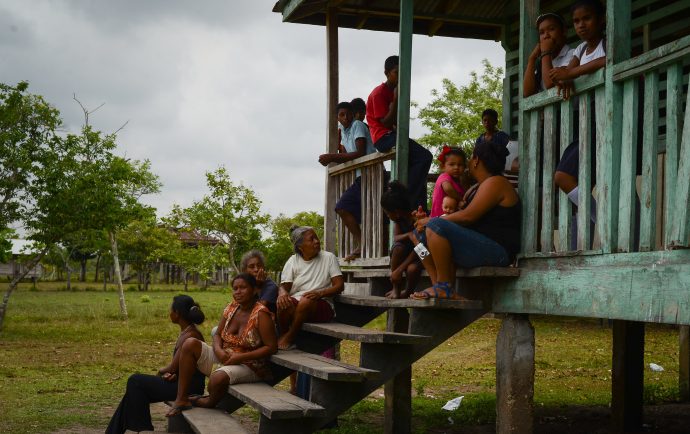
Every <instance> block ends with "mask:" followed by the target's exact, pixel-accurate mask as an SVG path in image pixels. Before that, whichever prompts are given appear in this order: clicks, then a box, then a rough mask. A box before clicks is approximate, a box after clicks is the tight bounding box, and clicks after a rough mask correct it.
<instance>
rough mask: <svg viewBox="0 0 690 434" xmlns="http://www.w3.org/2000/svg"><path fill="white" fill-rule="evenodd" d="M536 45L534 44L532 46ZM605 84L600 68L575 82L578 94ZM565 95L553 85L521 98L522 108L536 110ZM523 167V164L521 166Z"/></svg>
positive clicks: (559, 99) (561, 99) (558, 100)
mask: <svg viewBox="0 0 690 434" xmlns="http://www.w3.org/2000/svg"><path fill="white" fill-rule="evenodd" d="M532 47H534V46H532ZM521 83H522V82H521ZM603 84H604V70H603V69H600V70H598V71H596V72H593V73H591V74H587V75H583V76H582V77H579V78H577V79H576V80H575V82H574V84H573V85H574V87H575V90H576V91H577V93H578V94H580V93H585V92H587V91H590V90H592V89H595V88H597V87H599V86H601V85H603ZM562 101H563V97H561V96H559V95H558V89H557V88H555V87H552V88H551V89H548V90H545V91H543V92H539V93H536V94H534V95H531V96H528V97H527V98H523V99H521V100H520V109H521V110H536V109H538V108H542V107H546V106H548V105H550V104H553V103H557V102H562ZM520 167H522V166H520Z"/></svg>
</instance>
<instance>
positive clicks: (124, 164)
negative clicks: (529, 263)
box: [0, 110, 160, 328]
mask: <svg viewBox="0 0 690 434" xmlns="http://www.w3.org/2000/svg"><path fill="white" fill-rule="evenodd" d="M84 113H85V119H86V122H85V125H84V126H83V128H82V130H81V134H67V135H66V136H58V135H57V134H53V135H50V134H46V135H45V137H44V139H43V140H44V142H43V143H42V144H41V152H40V153H36V154H35V158H36V161H35V162H34V163H33V164H32V166H31V174H30V177H29V180H30V182H28V183H27V185H26V186H25V187H24V189H25V191H26V194H25V199H24V200H23V201H22V202H21V209H20V210H19V211H18V214H19V217H20V220H21V222H22V223H23V226H24V228H25V229H26V230H27V232H28V233H29V237H28V238H29V239H31V240H33V241H34V242H35V243H36V244H37V245H38V246H40V251H39V252H38V253H37V254H36V255H35V256H34V257H33V258H31V259H30V260H29V262H28V263H27V264H26V268H25V273H23V274H21V275H19V276H16V277H15V279H13V280H12V281H11V282H10V284H9V287H8V289H7V291H6V293H5V296H4V297H3V303H2V305H1V306H0V328H1V327H2V321H3V320H4V317H5V312H6V310H7V305H8V302H9V298H10V296H11V294H12V292H13V291H14V289H15V288H16V286H17V284H18V283H19V281H20V280H21V279H22V278H23V277H24V276H25V275H26V273H28V272H29V271H30V270H31V269H33V267H35V265H36V264H37V263H38V262H39V261H40V260H41V258H42V257H43V256H45V254H46V253H47V252H48V250H49V249H50V248H51V247H52V246H53V245H55V244H58V243H63V242H65V241H67V240H68V239H69V237H73V236H74V235H75V234H78V233H79V232H80V231H90V230H92V231H106V232H107V233H108V234H109V238H110V241H111V246H112V253H113V257H114V261H115V268H116V274H117V272H119V266H118V263H117V242H116V238H115V236H116V233H117V231H118V230H119V229H120V228H121V227H123V226H125V225H127V223H128V222H129V221H131V220H133V219H135V218H137V217H140V216H141V215H143V214H146V213H149V214H150V213H152V212H153V211H152V210H151V209H150V207H146V206H144V205H142V204H140V203H139V198H140V196H141V195H143V194H148V193H154V192H157V191H158V189H159V188H160V184H159V182H158V179H157V178H156V176H155V175H153V174H152V173H151V171H150V164H149V162H148V161H143V162H140V161H130V160H128V159H124V158H122V157H118V156H116V155H115V154H114V153H113V151H114V149H115V147H116V144H115V138H116V136H115V134H109V135H104V134H103V133H101V132H100V131H97V130H94V129H93V128H92V127H91V126H90V125H89V124H88V115H89V112H88V111H86V110H84ZM15 191H16V190H15ZM118 288H119V295H120V308H121V311H122V314H123V317H124V318H127V308H126V305H125V299H124V292H123V289H122V282H121V280H120V281H119V285H118Z"/></svg>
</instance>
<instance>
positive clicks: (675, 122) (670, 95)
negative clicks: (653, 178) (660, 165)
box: [664, 62, 683, 246]
mask: <svg viewBox="0 0 690 434" xmlns="http://www.w3.org/2000/svg"><path fill="white" fill-rule="evenodd" d="M682 109H683V64H682V63H681V62H678V63H676V64H673V65H671V66H669V68H668V70H667V71H666V167H665V170H664V217H665V220H664V232H665V236H664V245H665V246H668V245H670V244H671V242H672V237H671V227H672V226H673V220H674V215H673V213H674V211H675V206H674V203H673V200H674V198H675V195H676V194H675V193H676V183H677V182H679V181H680V180H679V179H678V178H677V176H678V154H679V153H678V151H679V149H680V140H681V120H682V117H683V116H682V115H683V110H682Z"/></svg>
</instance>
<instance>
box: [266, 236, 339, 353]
mask: <svg viewBox="0 0 690 434" xmlns="http://www.w3.org/2000/svg"><path fill="white" fill-rule="evenodd" d="M290 240H291V241H292V245H293V247H294V250H295V254H294V255H292V256H291V257H290V259H288V260H287V262H286V263H285V266H284V267H283V273H282V274H281V278H280V279H281V280H280V289H279V290H278V300H277V303H276V304H277V306H278V327H279V330H280V333H281V336H280V339H279V340H278V348H280V349H281V350H288V349H292V348H294V344H293V342H294V340H295V337H296V336H297V333H298V332H299V331H300V329H301V328H302V324H304V323H305V322H329V321H331V320H332V319H333V317H334V316H335V311H334V310H333V301H332V298H333V296H335V295H338V294H340V293H341V292H343V289H344V287H345V285H344V283H343V282H344V281H343V273H342V272H341V271H340V266H339V265H338V258H336V256H335V255H334V254H333V253H331V252H326V251H322V250H321V242H320V241H319V237H318V236H317V235H316V232H315V231H314V228H312V227H309V226H300V227H293V228H292V229H291V230H290Z"/></svg>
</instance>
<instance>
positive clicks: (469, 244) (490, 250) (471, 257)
mask: <svg viewBox="0 0 690 434" xmlns="http://www.w3.org/2000/svg"><path fill="white" fill-rule="evenodd" d="M426 227H427V229H428V230H431V231H433V232H434V233H435V234H436V235H438V236H440V237H442V238H445V239H447V240H448V242H449V243H450V248H451V251H452V252H453V262H454V263H455V265H457V266H459V267H463V268H472V267H481V266H499V267H505V266H508V265H510V263H511V261H510V255H509V254H508V252H507V251H506V249H505V248H504V247H503V246H501V245H500V244H498V243H497V242H496V241H494V240H492V239H491V238H488V237H487V236H485V235H482V234H480V233H479V232H477V231H473V230H472V229H468V228H466V227H464V226H460V225H459V224H457V223H453V222H451V221H448V220H445V219H442V218H439V217H436V218H432V219H431V220H429V223H427V225H426ZM423 238H426V237H422V239H421V240H420V241H422V242H424V244H426V240H425V239H423ZM434 260H435V261H436V260H437V259H436V258H434Z"/></svg>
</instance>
